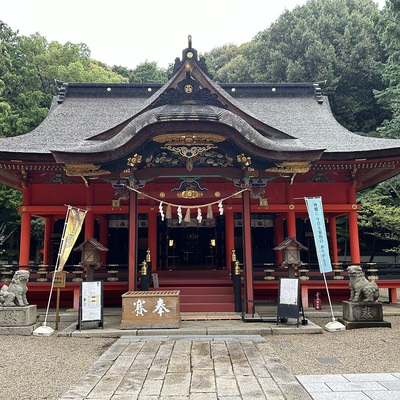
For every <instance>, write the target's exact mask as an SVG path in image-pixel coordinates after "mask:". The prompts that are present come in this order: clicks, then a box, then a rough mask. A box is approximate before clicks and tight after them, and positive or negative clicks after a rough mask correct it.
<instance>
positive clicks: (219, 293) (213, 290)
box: [151, 270, 235, 313]
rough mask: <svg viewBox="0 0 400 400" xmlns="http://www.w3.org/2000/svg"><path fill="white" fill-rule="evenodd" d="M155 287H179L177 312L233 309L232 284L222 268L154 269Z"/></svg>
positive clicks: (206, 311) (232, 310)
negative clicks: (156, 273)
mask: <svg viewBox="0 0 400 400" xmlns="http://www.w3.org/2000/svg"><path fill="white" fill-rule="evenodd" d="M158 283H159V288H151V290H179V291H180V311H181V312H198V313H209V312H234V311H235V305H234V293H233V284H232V280H231V278H230V276H229V272H228V271H226V270H193V271H188V270H183V271H179V270H173V271H160V272H158Z"/></svg>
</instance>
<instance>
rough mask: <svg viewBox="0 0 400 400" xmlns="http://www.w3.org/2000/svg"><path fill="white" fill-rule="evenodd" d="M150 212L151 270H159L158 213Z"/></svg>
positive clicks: (149, 242) (148, 232)
mask: <svg viewBox="0 0 400 400" xmlns="http://www.w3.org/2000/svg"><path fill="white" fill-rule="evenodd" d="M152 208H153V210H150V212H149V214H148V220H149V226H148V230H147V235H148V236H147V241H148V248H149V249H150V256H151V270H152V271H153V272H155V271H156V270H157V212H156V211H155V210H154V207H152Z"/></svg>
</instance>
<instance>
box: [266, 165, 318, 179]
mask: <svg viewBox="0 0 400 400" xmlns="http://www.w3.org/2000/svg"><path fill="white" fill-rule="evenodd" d="M275 165H276V167H274V168H268V169H266V170H265V171H266V172H273V173H277V174H280V175H281V176H289V177H290V176H291V178H290V184H291V185H292V184H293V182H294V178H295V177H296V174H305V173H306V172H308V171H309V170H310V168H311V163H310V162H309V161H284V162H282V163H279V164H275Z"/></svg>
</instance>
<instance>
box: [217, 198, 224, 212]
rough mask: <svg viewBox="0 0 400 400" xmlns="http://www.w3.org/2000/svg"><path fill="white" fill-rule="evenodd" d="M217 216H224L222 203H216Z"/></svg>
mask: <svg viewBox="0 0 400 400" xmlns="http://www.w3.org/2000/svg"><path fill="white" fill-rule="evenodd" d="M218 209H219V215H224V206H223V205H222V201H220V202H219V203H218Z"/></svg>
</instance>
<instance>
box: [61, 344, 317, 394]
mask: <svg viewBox="0 0 400 400" xmlns="http://www.w3.org/2000/svg"><path fill="white" fill-rule="evenodd" d="M61 399H62V400H70V399H74V400H76V399H91V400H95V399H102V400H105V399H113V400H125V399H126V400H127V399H130V400H132V399H140V400H150V399H153V400H155V399H159V400H167V399H170V400H172V399H173V400H181V399H182V400H183V399H190V400H200V399H201V400H208V399H210V400H212V399H225V400H239V399H244V400H254V399H271V400H284V399H286V400H288V399H293V400H294V399H297V400H303V399H304V400H306V399H310V396H309V395H308V394H307V392H306V391H305V390H304V389H303V387H302V386H301V385H300V384H299V383H298V381H297V380H296V378H295V377H294V376H293V375H292V374H291V373H290V372H289V371H288V370H287V368H286V367H284V366H283V364H282V363H281V362H280V360H279V359H278V358H276V357H275V355H274V352H273V349H272V347H271V346H270V345H269V344H268V343H267V342H266V341H265V339H264V338H262V337H261V336H248V337H246V336H241V337H233V336H232V337H228V336H226V337H224V336H219V337H218V336H215V337H199V338H195V337H192V338H188V337H186V338H171V339H166V340H165V339H164V340H160V339H158V338H149V337H147V338H140V339H139V338H132V337H130V338H121V339H119V340H118V341H117V342H116V343H115V344H114V345H113V346H111V347H110V348H109V349H108V350H107V351H106V352H105V353H104V354H103V355H102V356H101V357H100V359H99V360H98V361H97V362H95V363H94V364H93V366H92V367H91V368H90V370H89V371H88V373H87V374H86V375H85V376H84V377H83V378H82V379H81V380H80V381H79V382H78V383H77V384H76V385H74V386H73V387H72V388H71V389H70V390H69V391H68V392H66V393H65V394H64V395H63V396H62V397H61Z"/></svg>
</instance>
